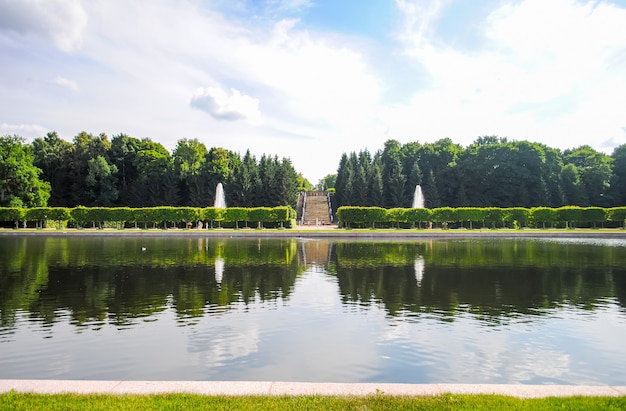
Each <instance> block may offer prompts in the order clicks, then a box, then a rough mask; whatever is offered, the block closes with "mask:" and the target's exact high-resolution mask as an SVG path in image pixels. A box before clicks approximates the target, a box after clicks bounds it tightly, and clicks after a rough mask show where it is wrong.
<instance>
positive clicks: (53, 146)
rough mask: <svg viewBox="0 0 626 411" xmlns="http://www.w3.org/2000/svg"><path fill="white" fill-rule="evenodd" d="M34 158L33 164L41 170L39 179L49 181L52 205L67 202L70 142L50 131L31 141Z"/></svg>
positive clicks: (69, 184) (69, 183)
mask: <svg viewBox="0 0 626 411" xmlns="http://www.w3.org/2000/svg"><path fill="white" fill-rule="evenodd" d="M32 146H33V151H34V154H35V159H34V161H33V164H34V165H35V166H36V167H39V168H40V169H41V170H42V174H41V179H42V180H44V181H47V182H49V183H50V188H51V191H50V199H49V200H48V204H50V205H52V206H56V205H63V204H68V203H69V197H70V190H69V188H70V186H71V181H70V180H69V178H68V167H67V164H68V161H69V155H70V153H71V151H72V144H71V143H69V142H68V141H65V140H63V139H61V138H60V137H59V136H58V134H57V133H56V132H54V131H51V132H49V133H47V134H46V136H45V137H43V138H36V139H35V140H33V143H32Z"/></svg>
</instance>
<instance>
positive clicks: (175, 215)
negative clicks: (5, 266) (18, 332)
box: [0, 206, 296, 228]
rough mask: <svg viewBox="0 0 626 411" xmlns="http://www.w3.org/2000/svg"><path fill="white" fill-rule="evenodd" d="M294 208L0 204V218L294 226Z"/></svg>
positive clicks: (120, 223)
mask: <svg viewBox="0 0 626 411" xmlns="http://www.w3.org/2000/svg"><path fill="white" fill-rule="evenodd" d="M295 218H296V212H295V210H294V209H293V208H291V207H289V206H281V207H255V208H240V207H230V208H215V207H207V208H196V207H150V208H129V207H82V206H81V207H76V208H64V207H40V208H17V207H0V221H12V222H14V223H15V226H16V227H18V225H19V224H18V223H19V222H20V221H24V222H26V221H30V222H37V224H39V223H40V222H44V221H57V222H58V223H59V225H61V224H62V223H63V222H68V221H69V222H72V223H73V224H75V225H76V226H78V227H85V226H87V225H89V224H91V225H92V226H95V225H96V224H97V225H98V226H99V227H102V223H103V222H108V223H116V224H117V225H118V226H120V227H121V226H124V225H125V224H127V223H134V224H135V225H138V224H142V225H143V226H144V228H145V227H147V226H148V225H152V226H156V225H157V224H158V225H160V224H163V226H164V227H167V226H168V224H178V223H188V222H192V223H194V222H196V221H205V222H210V224H211V226H213V223H214V222H217V223H218V224H227V225H231V226H234V227H235V228H239V226H240V224H242V225H243V224H245V225H247V224H248V223H252V224H254V225H255V226H256V227H259V228H260V227H265V226H273V227H276V226H280V227H285V226H286V227H293V226H295V222H294V221H295Z"/></svg>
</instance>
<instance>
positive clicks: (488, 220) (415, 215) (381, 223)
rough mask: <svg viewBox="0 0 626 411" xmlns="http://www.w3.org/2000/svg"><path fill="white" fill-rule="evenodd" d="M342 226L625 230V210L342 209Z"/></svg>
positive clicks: (617, 208)
mask: <svg viewBox="0 0 626 411" xmlns="http://www.w3.org/2000/svg"><path fill="white" fill-rule="evenodd" d="M337 217H338V218H339V225H340V226H341V227H344V228H367V227H398V228H399V227H407V226H408V225H409V224H410V227H412V228H415V227H416V225H417V227H418V228H421V223H423V222H430V223H435V224H439V225H440V226H441V227H442V228H445V227H449V226H450V225H457V226H462V227H465V224H466V223H467V224H468V226H469V227H468V228H470V229H471V228H473V227H474V224H479V225H480V226H481V227H489V228H507V227H508V228H523V227H536V228H546V225H549V226H550V227H554V226H560V227H566V228H569V227H575V226H577V225H585V224H586V225H589V226H593V227H596V226H597V225H598V224H601V225H604V224H605V223H608V222H611V223H614V225H615V224H617V225H619V226H621V227H624V228H626V207H614V208H601V207H577V206H566V207H559V208H548V207H535V208H523V207H511V208H498V207H484V208H483V207H459V208H451V207H439V208H433V209H427V208H392V209H385V208H380V207H339V209H338V210H337Z"/></svg>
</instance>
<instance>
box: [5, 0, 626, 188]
mask: <svg viewBox="0 0 626 411" xmlns="http://www.w3.org/2000/svg"><path fill="white" fill-rule="evenodd" d="M0 96H2V98H0V135H5V134H18V135H21V136H23V137H26V138H27V139H29V141H30V139H32V138H34V137H40V136H43V135H45V133H46V132H47V131H50V130H55V131H57V132H58V133H59V135H60V136H61V137H63V138H65V139H67V140H69V141H71V140H72V139H73V137H74V136H75V135H77V134H78V133H79V132H81V131H87V132H89V133H93V134H99V133H101V132H104V133H106V134H107V135H109V137H110V138H111V137H113V136H114V135H116V134H120V133H126V134H128V135H131V136H133V137H138V138H143V137H150V138H151V139H153V140H155V141H158V142H160V143H162V144H163V145H165V146H166V147H167V148H168V149H169V150H172V149H173V148H174V147H175V145H176V142H177V141H178V140H179V139H181V138H197V139H198V140H200V141H201V142H203V143H204V144H205V145H206V146H207V147H224V148H227V149H229V150H233V151H236V152H239V153H240V154H243V153H244V152H245V150H246V149H247V148H249V149H250V150H251V151H252V153H253V154H255V155H257V157H259V156H260V155H261V154H263V153H268V154H272V155H273V154H276V155H278V156H279V157H289V158H291V159H292V161H293V163H294V166H295V167H296V169H297V170H298V171H299V172H302V173H303V174H304V176H305V177H307V178H308V179H309V180H310V181H311V182H313V183H316V182H317V181H318V180H319V179H320V178H322V177H323V176H324V175H326V174H331V173H334V172H336V170H337V166H338V163H339V159H340V156H341V154H342V153H344V152H350V151H360V150H362V149H364V148H368V149H369V150H370V151H376V150H378V149H381V148H382V147H383V143H384V141H386V140H388V139H396V140H399V141H400V142H401V143H406V142H410V141H419V142H433V141H436V140H438V139H441V138H445V137H449V138H451V139H452V140H453V141H454V142H456V143H459V144H461V145H463V146H467V145H468V144H470V143H471V142H472V141H474V140H475V139H476V138H477V137H479V136H483V135H499V136H502V137H504V136H506V137H508V138H509V139H513V140H530V141H537V142H543V143H545V144H547V145H549V146H551V147H558V148H562V149H565V148H573V147H578V146H580V145H583V144H589V145H591V146H593V147H594V148H596V149H599V150H602V151H604V152H607V153H609V154H610V153H611V152H612V150H613V148H614V147H616V146H618V145H620V144H624V143H626V0H602V1H591V0H590V1H587V0H480V1H472V2H470V1H467V0H395V1H394V0H376V1H364V0H204V1H201V0H171V1H168V0H150V1H148V0H133V1H128V0H119V1H118V0H84V1H81V0H0Z"/></svg>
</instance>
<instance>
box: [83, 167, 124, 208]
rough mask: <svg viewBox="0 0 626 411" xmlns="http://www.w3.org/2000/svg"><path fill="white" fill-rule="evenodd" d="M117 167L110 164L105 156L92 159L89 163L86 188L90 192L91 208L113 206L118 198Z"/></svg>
mask: <svg viewBox="0 0 626 411" xmlns="http://www.w3.org/2000/svg"><path fill="white" fill-rule="evenodd" d="M116 173H117V167H116V166H115V164H109V163H108V161H107V160H106V159H105V158H104V157H103V156H97V157H96V158H92V159H90V160H89V161H88V163H87V176H86V177H85V186H86V187H87V190H88V200H89V201H88V203H87V204H86V205H89V206H111V205H113V204H114V203H115V200H117V197H118V194H119V192H118V190H117V186H116V183H117V178H116V177H115V174H116Z"/></svg>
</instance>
